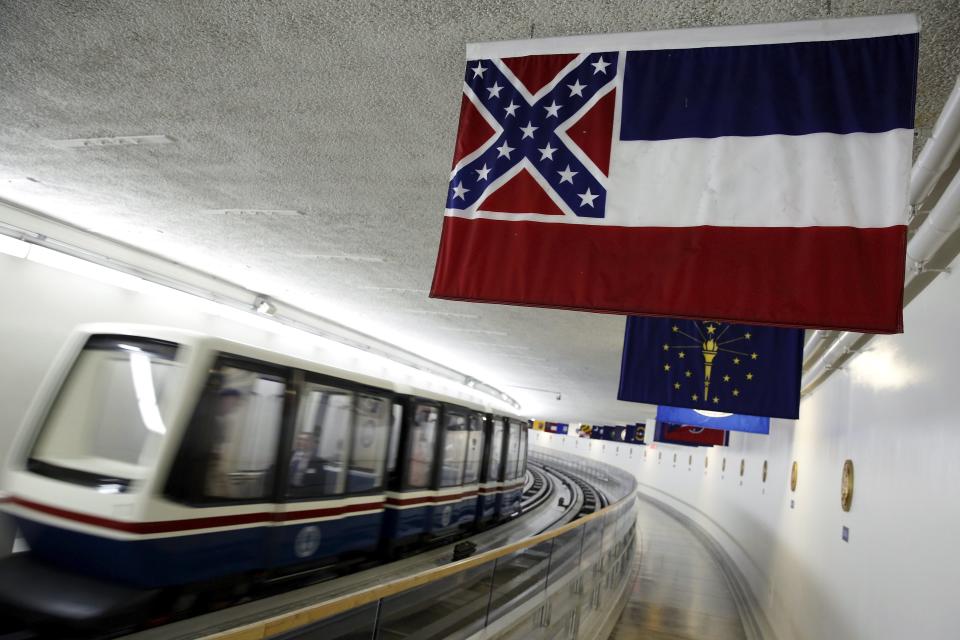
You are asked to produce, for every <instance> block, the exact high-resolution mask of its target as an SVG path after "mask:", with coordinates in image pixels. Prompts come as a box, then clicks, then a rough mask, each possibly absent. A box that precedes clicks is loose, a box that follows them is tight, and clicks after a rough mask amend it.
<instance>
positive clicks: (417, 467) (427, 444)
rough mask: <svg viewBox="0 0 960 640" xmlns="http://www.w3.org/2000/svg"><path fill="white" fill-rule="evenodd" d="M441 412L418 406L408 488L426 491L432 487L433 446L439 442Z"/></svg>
mask: <svg viewBox="0 0 960 640" xmlns="http://www.w3.org/2000/svg"><path fill="white" fill-rule="evenodd" d="M439 415H440V412H439V410H438V409H437V408H436V407H432V406H430V405H427V404H418V405H417V407H416V409H415V410H414V413H413V420H412V424H411V425H410V434H409V438H410V462H409V466H408V467H407V486H408V487H411V488H413V489H425V488H427V487H429V486H430V470H431V468H432V466H433V444H434V442H436V440H437V422H438V420H439Z"/></svg>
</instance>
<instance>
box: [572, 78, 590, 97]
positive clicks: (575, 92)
mask: <svg viewBox="0 0 960 640" xmlns="http://www.w3.org/2000/svg"><path fill="white" fill-rule="evenodd" d="M567 88H568V89H570V97H571V98H572V97H573V96H580V97H581V98H582V97H583V90H584V89H586V88H587V85H585V84H580V81H579V80H576V81H575V82H574V83H573V84H568V85H567Z"/></svg>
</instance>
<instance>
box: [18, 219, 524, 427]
mask: <svg viewBox="0 0 960 640" xmlns="http://www.w3.org/2000/svg"><path fill="white" fill-rule="evenodd" d="M3 226H5V225H4V224H3V223H0V228H2V227H3ZM17 233H18V234H20V233H25V234H28V235H30V237H31V238H33V236H35V237H36V239H35V240H33V241H32V242H25V241H22V240H19V239H17V238H15V237H11V236H9V235H4V234H0V252H3V253H8V254H10V255H14V256H18V257H22V258H24V259H26V260H29V261H31V262H35V263H37V264H42V265H44V266H48V267H53V268H55V269H59V270H62V271H66V272H69V273H72V274H75V275H79V276H81V277H85V278H89V279H91V280H95V281H99V282H103V283H105V284H108V285H112V286H116V287H120V288H124V289H128V290H132V291H136V292H140V293H143V294H148V295H157V296H162V297H166V298H168V299H169V300H170V302H171V304H176V305H178V306H183V307H185V308H188V309H196V310H197V311H200V312H202V313H208V314H211V315H213V316H219V317H224V318H227V319H229V320H233V321H236V322H239V323H241V324H244V325H248V326H251V327H254V328H256V329H260V330H263V331H265V332H268V333H269V334H273V335H277V336H279V337H281V338H283V339H284V342H283V344H273V342H272V340H271V346H273V347H276V348H277V349H278V350H280V349H282V350H284V351H289V352H291V353H296V354H297V355H298V357H302V358H306V359H316V360H323V361H326V362H328V363H329V364H331V365H332V366H335V367H340V368H344V369H349V370H352V371H358V372H360V373H365V374H367V375H372V376H378V377H383V378H387V379H395V380H397V381H403V383H404V384H410V385H413V386H419V387H422V388H425V389H436V390H439V391H442V392H443V393H446V394H447V395H450V396H454V397H461V398H465V399H470V400H472V401H474V402H477V403H478V404H487V405H490V406H492V407H494V408H497V407H500V409H498V410H503V409H505V407H506V406H510V407H513V409H515V410H520V409H521V407H520V405H519V404H518V403H517V402H516V401H514V400H513V399H512V398H510V397H509V396H507V395H505V394H503V393H502V392H499V391H498V390H497V389H495V388H494V387H492V386H491V385H490V384H488V383H486V382H483V381H482V380H484V379H488V378H491V377H492V378H495V377H496V376H495V374H493V373H492V372H486V371H483V370H478V369H476V367H474V368H473V369H472V370H471V373H470V374H467V373H465V372H460V371H457V370H456V369H453V368H452V367H451V366H450V365H443V364H440V362H443V361H445V360H447V359H448V358H449V354H446V353H444V352H443V351H442V350H432V351H431V350H430V349H421V346H422V345H416V351H412V350H410V348H409V347H408V348H407V352H408V353H410V354H411V355H412V356H416V355H419V356H421V357H422V358H424V359H427V360H426V365H425V367H423V366H421V365H419V364H417V363H416V362H414V363H410V362H404V361H403V360H400V359H394V358H393V357H392V356H391V355H390V354H389V353H378V352H377V351H379V350H381V349H382V347H380V346H377V345H378V343H380V344H388V345H390V346H395V345H399V344H403V342H404V336H394V337H393V340H392V341H390V337H389V336H387V335H384V334H386V333H387V332H385V331H380V330H379V329H376V328H375V327H374V328H373V329H371V330H368V331H367V333H371V335H376V334H374V333H372V331H373V330H376V331H377V332H378V334H379V340H378V339H377V338H375V339H374V340H375V341H374V342H373V343H372V344H368V343H366V342H358V341H357V340H356V339H354V338H351V337H349V336H347V335H339V334H338V333H337V332H336V331H335V330H333V331H329V330H327V329H325V328H323V325H322V324H321V325H316V326H315V325H313V324H312V323H311V322H310V320H309V319H305V320H299V319H296V317H295V316H294V317H293V318H291V317H283V316H280V317H278V316H276V315H272V316H269V315H263V314H264V312H265V311H268V310H271V309H272V310H273V311H274V313H275V312H276V307H275V305H274V304H273V302H272V301H271V300H270V299H269V298H267V296H265V295H263V294H260V297H261V298H262V299H258V300H256V302H255V303H254V301H253V300H251V298H246V301H244V300H243V299H237V298H235V297H231V295H233V294H227V295H226V297H222V298H221V297H220V295H219V294H218V293H217V291H218V290H217V289H216V288H210V289H204V288H202V287H198V286H196V285H194V284H191V283H189V282H184V281H179V280H172V279H170V278H169V277H166V276H164V275H162V273H160V274H157V273H153V272H150V271H147V272H144V275H143V277H140V276H139V273H140V272H139V270H138V268H137V267H136V266H135V265H132V264H124V263H118V262H115V261H114V260H111V259H110V258H108V257H106V256H104V255H103V254H100V253H91V252H89V251H86V250H84V249H82V248H80V247H76V246H73V245H68V244H65V243H62V242H60V241H58V240H56V239H54V238H52V237H47V236H46V235H42V234H39V233H36V234H31V232H29V231H23V230H19V231H17ZM50 246H53V247H55V248H50ZM78 256H82V257H78ZM108 265H109V266H108ZM134 274H138V275H134ZM404 289H405V288H404ZM261 290H262V289H261ZM254 291H256V289H254ZM419 291H426V290H425V289H424V290H419ZM264 303H266V304H264ZM258 310H259V313H257V311H258ZM291 311H292V312H298V310H297V308H296V307H291ZM302 312H303V313H306V314H310V313H311V312H310V311H309V310H306V309H304V310H302ZM328 319H329V320H332V321H333V322H335V323H340V324H344V326H346V327H348V328H350V329H352V330H354V331H360V332H362V331H363V328H362V326H358V325H362V324H363V323H362V322H361V321H362V320H364V317H363V316H362V315H356V317H354V318H353V320H355V321H349V320H347V321H345V319H344V318H343V317H341V318H337V317H329V318H328ZM231 331H232V330H231ZM466 331H468V332H477V333H487V334H493V335H507V334H506V333H505V332H500V331H488V330H483V329H477V330H472V329H470V330H466ZM227 333H228V334H229V333H230V331H228V332H227ZM228 337H229V335H228ZM234 339H241V340H242V339H244V338H242V337H239V336H238V337H235V338H234ZM125 346H126V347H127V348H126V349H125V350H126V351H127V352H128V353H130V355H131V356H134V355H137V354H138V352H137V351H135V349H136V347H133V346H132V345H125ZM427 346H428V347H429V346H430V345H427ZM399 348H400V349H401V351H403V350H404V348H403V347H399ZM388 351H389V350H388ZM432 354H436V355H432ZM139 355H141V356H144V357H146V354H145V353H142V352H140V353H139ZM430 357H433V358H434V361H433V362H432V363H431V362H430V360H428V358H430ZM136 362H141V361H140V360H139V359H138V360H137V361H136ZM147 364H149V362H147ZM150 366H152V365H150ZM434 366H435V367H437V368H438V369H439V370H440V371H437V370H432V367H434ZM134 368H136V371H137V373H132V375H135V376H137V378H136V380H135V382H134V384H135V385H139V389H140V391H139V393H138V396H139V397H141V398H146V399H148V398H149V397H150V394H149V391H150V388H151V387H149V386H147V385H148V382H147V378H146V373H147V369H145V368H144V365H143V364H142V363H141V364H131V371H134ZM444 370H445V371H444ZM468 380H473V381H474V385H473V386H472V387H470V386H467V385H466V384H465V383H466V382H467V381H468ZM149 384H151V385H152V384H153V381H152V378H151V380H150V381H149ZM145 402H146V401H145ZM501 403H505V404H504V405H503V406H501ZM141 413H142V415H143V416H145V417H144V424H145V425H147V428H148V429H150V430H151V431H155V432H158V433H159V432H160V431H159V430H160V429H161V428H165V427H163V425H162V422H158V420H157V417H156V416H157V414H155V413H153V410H152V409H151V408H150V407H149V402H146V404H145V405H144V406H143V407H142V411H141Z"/></svg>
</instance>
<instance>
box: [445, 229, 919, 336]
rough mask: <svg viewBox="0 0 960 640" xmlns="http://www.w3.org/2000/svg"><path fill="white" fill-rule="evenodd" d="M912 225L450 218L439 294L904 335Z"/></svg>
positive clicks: (453, 298)
mask: <svg viewBox="0 0 960 640" xmlns="http://www.w3.org/2000/svg"><path fill="white" fill-rule="evenodd" d="M905 247H906V227H905V226H895V227H886V228H879V229H874V228H869V229H861V228H854V227H797V228H794V227H786V228H785V227H771V228H764V227H710V226H702V227H612V226H599V225H579V224H563V223H553V224H551V223H541V222H528V221H517V222H513V221H501V220H487V219H476V220H471V219H466V218H457V217H452V216H447V217H445V218H444V221H443V235H442V237H441V239H440V250H439V254H438V256H437V268H436V271H435V273H434V278H433V287H432V289H431V292H430V295H431V297H435V298H447V299H452V300H469V301H475V302H497V303H504V304H517V305H527V306H537V307H552V308H563V309H577V310H585V311H598V312H604V313H622V314H637V315H649V316H668V317H686V318H709V319H712V320H718V321H726V322H741V323H747V324H750V323H753V324H768V325H779V326H794V327H812V328H823V329H840V330H852V331H866V332H874V333H898V332H901V331H902V330H903V315H902V310H903V278H904V263H903V255H904V251H905Z"/></svg>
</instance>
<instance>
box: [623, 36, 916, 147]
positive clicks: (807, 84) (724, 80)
mask: <svg viewBox="0 0 960 640" xmlns="http://www.w3.org/2000/svg"><path fill="white" fill-rule="evenodd" d="M918 42H919V35H918V34H915V33H913V34H907V35H897V36H884V37H878V38H860V39H856V40H831V41H824V42H795V43H789V44H763V45H749V46H732V47H705V48H700V49H669V50H659V51H630V52H627V55H626V60H625V68H624V79H623V111H622V114H623V115H622V120H621V128H620V139H621V140H670V139H675V138H717V137H721V136H764V135H775V134H783V135H805V134H810V133H819V132H826V133H838V134H844V133H855V132H865V133H879V132H883V131H890V130H891V129H912V128H913V119H914V96H915V93H916V71H917V46H918Z"/></svg>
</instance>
